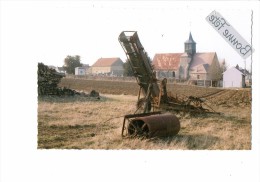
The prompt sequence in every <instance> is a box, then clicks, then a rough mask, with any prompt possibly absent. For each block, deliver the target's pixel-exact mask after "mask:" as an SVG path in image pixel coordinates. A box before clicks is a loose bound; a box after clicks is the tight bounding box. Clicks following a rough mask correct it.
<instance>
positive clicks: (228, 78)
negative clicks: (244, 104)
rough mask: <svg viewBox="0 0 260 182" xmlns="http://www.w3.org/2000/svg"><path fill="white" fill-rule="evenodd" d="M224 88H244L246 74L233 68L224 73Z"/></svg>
mask: <svg viewBox="0 0 260 182" xmlns="http://www.w3.org/2000/svg"><path fill="white" fill-rule="evenodd" d="M223 87H224V88H231V87H236V88H244V87H245V74H244V73H243V72H242V71H240V70H239V69H238V68H237V67H232V68H230V69H228V70H226V71H225V72H224V73H223Z"/></svg>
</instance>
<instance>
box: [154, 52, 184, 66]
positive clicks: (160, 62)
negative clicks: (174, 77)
mask: <svg viewBox="0 0 260 182" xmlns="http://www.w3.org/2000/svg"><path fill="white" fill-rule="evenodd" d="M182 54H183V53H162V54H155V56H154V58H153V65H154V68H155V69H156V70H177V69H178V67H179V63H180V57H181V55H182Z"/></svg>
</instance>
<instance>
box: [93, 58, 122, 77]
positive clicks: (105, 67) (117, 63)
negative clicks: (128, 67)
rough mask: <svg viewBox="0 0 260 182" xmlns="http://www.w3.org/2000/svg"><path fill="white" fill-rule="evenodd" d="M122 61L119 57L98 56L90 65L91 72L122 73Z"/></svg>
mask: <svg viewBox="0 0 260 182" xmlns="http://www.w3.org/2000/svg"><path fill="white" fill-rule="evenodd" d="M123 64H124V63H123V61H122V60H121V59H120V58H100V59H98V60H97V61H96V62H95V63H94V64H93V65H92V67H91V72H92V74H107V75H115V76H121V75H123V72H124V68H123Z"/></svg>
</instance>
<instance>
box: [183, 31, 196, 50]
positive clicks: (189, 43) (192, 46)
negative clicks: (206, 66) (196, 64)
mask: <svg viewBox="0 0 260 182" xmlns="http://www.w3.org/2000/svg"><path fill="white" fill-rule="evenodd" d="M184 49H185V52H186V53H187V54H189V55H194V54H195V53H196V42H195V41H194V40H193V38H192V35H191V32H190V36H189V39H188V40H186V42H184Z"/></svg>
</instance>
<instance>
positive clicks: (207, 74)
mask: <svg viewBox="0 0 260 182" xmlns="http://www.w3.org/2000/svg"><path fill="white" fill-rule="evenodd" d="M152 64H153V66H154V70H155V72H156V76H157V78H163V77H166V78H174V79H176V80H181V81H188V80H190V81H192V80H211V81H218V80H220V79H221V76H222V73H221V69H220V63H219V60H218V57H217V54H216V52H204V53H203V52H202V53H199V52H197V51H196V42H195V41H194V40H193V38H192V35H191V33H190V35H189V39H188V40H187V41H186V42H184V52H183V53H161V54H160V53H159V54H155V56H154V58H153V61H152Z"/></svg>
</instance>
